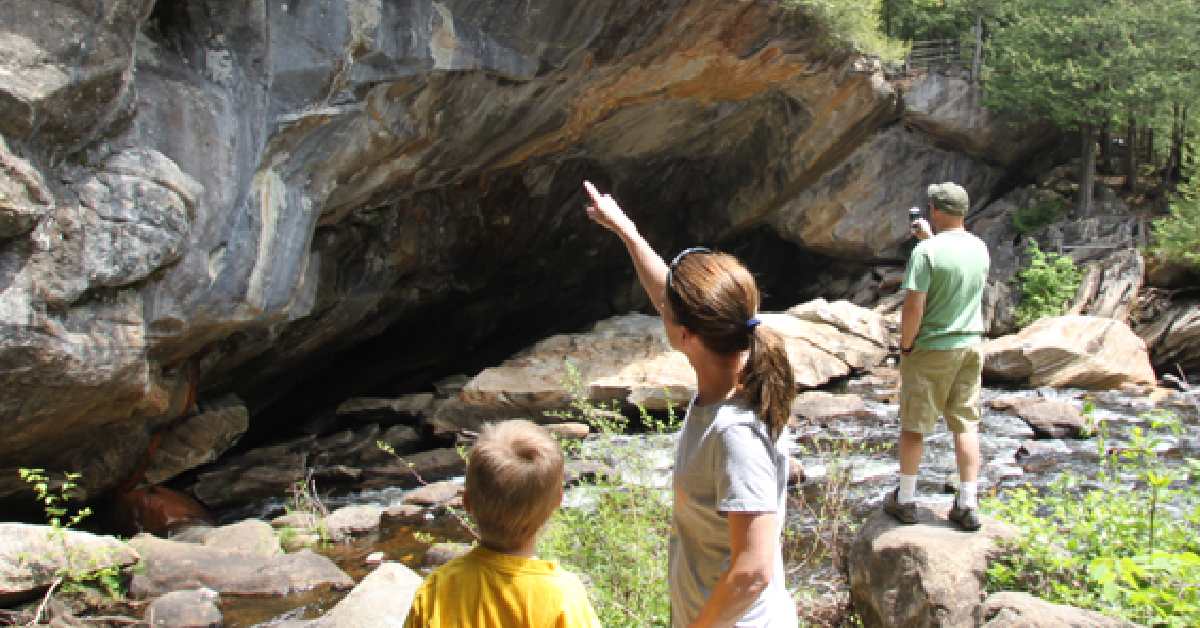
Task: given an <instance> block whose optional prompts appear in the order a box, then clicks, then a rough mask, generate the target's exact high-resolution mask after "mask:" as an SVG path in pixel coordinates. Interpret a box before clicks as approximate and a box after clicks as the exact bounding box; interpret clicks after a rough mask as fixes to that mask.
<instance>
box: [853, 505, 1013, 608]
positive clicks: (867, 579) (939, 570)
mask: <svg viewBox="0 0 1200 628" xmlns="http://www.w3.org/2000/svg"><path fill="white" fill-rule="evenodd" d="M945 510H946V509H945V508H942V509H940V510H939V511H937V512H934V511H931V510H930V509H928V508H920V509H919V516H920V523H918V524H917V525H908V526H906V525H901V524H899V523H898V522H896V521H895V520H894V519H892V517H890V516H889V515H887V514H886V513H884V512H882V511H881V510H876V511H875V512H874V513H873V514H871V515H870V517H868V518H867V520H866V521H865V522H864V523H863V526H862V528H861V529H860V530H859V532H858V535H857V536H856V537H855V539H854V542H853V544H852V546H851V548H850V553H849V557H848V565H849V572H850V596H851V599H852V600H853V602H854V608H855V609H857V610H858V612H859V615H860V616H861V617H862V620H863V623H864V625H868V626H970V625H973V623H972V622H973V621H974V617H975V613H976V610H977V608H978V607H979V601H980V599H981V596H982V593H983V581H984V577H985V572H986V570H987V564H988V561H989V560H991V559H993V558H995V557H996V556H998V555H1000V553H1001V552H1002V549H1001V543H1002V541H1004V540H1006V539H1011V538H1014V537H1015V536H1016V531H1015V530H1014V529H1013V528H1012V527H1010V526H1008V525H1006V524H1003V523H1001V522H998V521H995V520H991V519H986V518H985V519H984V520H983V528H982V529H981V530H979V531H978V532H974V533H970V532H962V531H960V530H958V529H957V528H954V527H952V526H953V524H951V523H949V522H948V521H946V518H945V516H946V512H945Z"/></svg>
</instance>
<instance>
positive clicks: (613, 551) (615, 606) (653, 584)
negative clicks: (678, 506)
mask: <svg viewBox="0 0 1200 628" xmlns="http://www.w3.org/2000/svg"><path fill="white" fill-rule="evenodd" d="M563 383H564V386H565V387H566V388H567V390H568V392H569V393H570V395H571V405H570V408H569V409H568V410H566V411H564V412H555V413H552V414H553V416H555V417H556V418H560V419H564V420H572V421H583V422H587V423H588V424H590V425H592V426H593V427H595V428H596V430H597V434H596V436H595V443H594V445H595V447H594V452H595V453H594V455H595V456H597V457H598V461H600V462H604V461H612V460H620V461H622V463H623V464H632V465H634V468H632V469H630V470H629V472H630V473H631V474H632V475H640V476H644V475H646V474H648V472H649V469H648V468H638V464H639V461H642V460H645V457H644V456H642V455H641V452H640V451H639V450H638V445H637V444H636V443H635V442H632V441H629V440H627V439H623V438H622V437H621V436H622V434H623V432H624V429H625V427H626V426H627V420H626V419H624V417H622V416H621V415H620V413H618V412H616V411H615V408H614V407H613V405H612V404H604V405H598V404H595V403H594V402H592V401H591V400H590V399H589V397H588V395H587V391H586V388H585V386H584V385H583V382H582V378H580V376H579V371H578V369H576V368H575V367H574V366H573V365H571V364H570V363H569V362H568V363H567V374H566V377H565V380H564V382H563ZM638 410H639V413H640V414H641V419H642V424H643V425H644V426H645V427H646V428H647V429H648V430H650V431H651V432H652V433H654V434H665V433H667V432H669V431H671V430H674V429H677V427H678V421H677V418H676V413H675V411H674V410H673V409H672V408H670V407H669V406H668V410H667V414H666V418H665V419H661V418H656V417H654V416H653V415H652V414H651V413H649V412H648V411H647V410H646V409H645V408H641V407H639V408H638ZM590 488H591V491H592V492H593V493H594V494H595V495H596V499H595V504H594V505H592V506H590V507H583V508H565V509H560V510H559V511H558V512H557V513H555V515H554V516H553V517H552V518H551V519H550V522H549V523H548V524H547V525H546V528H545V530H544V531H543V534H542V537H541V539H540V541H539V555H541V556H542V557H544V558H547V559H551V560H556V561H558V562H559V563H560V564H562V565H563V567H564V568H566V569H568V570H570V571H573V572H575V573H578V574H580V576H581V577H582V578H583V579H584V580H585V583H586V585H587V587H588V591H589V593H590V594H591V596H592V602H593V606H594V607H595V609H596V614H597V615H598V616H599V618H600V623H601V624H602V625H604V626H668V625H670V597H669V596H668V594H667V549H668V546H669V543H670V526H671V505H670V501H669V496H668V495H666V494H665V492H664V491H662V490H660V489H656V488H653V487H650V486H646V485H643V484H625V483H622V482H621V481H620V479H619V478H615V477H609V476H607V475H604V476H601V477H599V478H597V480H596V482H595V485H594V486H592V487H590Z"/></svg>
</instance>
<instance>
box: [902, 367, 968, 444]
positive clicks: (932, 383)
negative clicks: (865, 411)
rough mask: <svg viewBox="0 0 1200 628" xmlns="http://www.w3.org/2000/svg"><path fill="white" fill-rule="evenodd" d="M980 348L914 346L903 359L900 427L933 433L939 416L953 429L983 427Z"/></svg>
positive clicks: (966, 429)
mask: <svg viewBox="0 0 1200 628" xmlns="http://www.w3.org/2000/svg"><path fill="white" fill-rule="evenodd" d="M982 371H983V354H981V353H980V352H979V347H978V346H977V345H976V346H971V347H962V348H959V349H940V350H939V349H913V350H912V353H909V354H908V355H906V356H902V357H901V358H900V429H902V430H904V431H906V432H917V433H920V434H929V433H932V432H933V428H934V426H935V425H937V420H938V415H944V416H945V417H946V426H947V427H949V428H950V431H951V432H954V433H955V434H961V433H963V432H975V431H977V430H978V428H979V376H980V373H981V372H982Z"/></svg>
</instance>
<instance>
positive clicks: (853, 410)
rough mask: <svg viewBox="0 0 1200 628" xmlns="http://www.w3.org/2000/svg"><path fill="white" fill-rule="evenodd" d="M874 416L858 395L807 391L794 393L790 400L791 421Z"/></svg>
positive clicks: (820, 421) (810, 421) (813, 421)
mask: <svg viewBox="0 0 1200 628" xmlns="http://www.w3.org/2000/svg"><path fill="white" fill-rule="evenodd" d="M874 416H875V413H874V412H871V411H870V410H868V409H867V404H865V403H863V400H862V398H861V397H859V396H858V395H835V394H832V393H827V392H822V391H816V390H814V391H808V392H803V393H800V394H799V395H796V400H795V401H793V402H792V423H793V425H795V424H797V423H798V422H803V423H807V424H821V423H826V422H828V421H830V420H832V419H839V418H847V419H866V418H872V417H874Z"/></svg>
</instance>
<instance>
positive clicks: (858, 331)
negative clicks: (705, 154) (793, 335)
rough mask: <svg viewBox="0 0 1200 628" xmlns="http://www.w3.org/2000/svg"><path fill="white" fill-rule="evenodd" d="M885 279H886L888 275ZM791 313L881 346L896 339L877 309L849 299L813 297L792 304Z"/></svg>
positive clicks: (801, 318)
mask: <svg viewBox="0 0 1200 628" xmlns="http://www.w3.org/2000/svg"><path fill="white" fill-rule="evenodd" d="M884 279H885V280H886V279H887V277H885V278H884ZM898 285H899V284H898V283H897V286H898ZM894 287H896V286H893V288H894ZM882 288H883V287H882V285H881V289H882ZM787 313H788V314H791V315H792V316H795V317H796V318H798V319H800V320H803V321H811V322H813V323H825V324H826V325H833V326H834V327H837V328H838V329H839V330H840V331H842V332H844V333H847V334H853V335H855V336H861V337H862V338H865V339H867V340H870V341H871V342H873V343H875V344H876V345H879V346H881V347H887V346H888V345H890V344H891V343H892V338H891V334H889V333H888V326H887V323H886V322H885V321H884V319H883V316H881V315H880V314H879V313H878V312H875V311H874V310H868V309H867V308H865V307H859V306H857V305H855V304H853V303H851V302H849V301H834V302H832V303H830V302H829V301H826V300H825V299H813V300H812V301H808V302H807V303H801V304H800V305H796V306H794V307H791V308H789V309H788V311H787Z"/></svg>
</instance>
